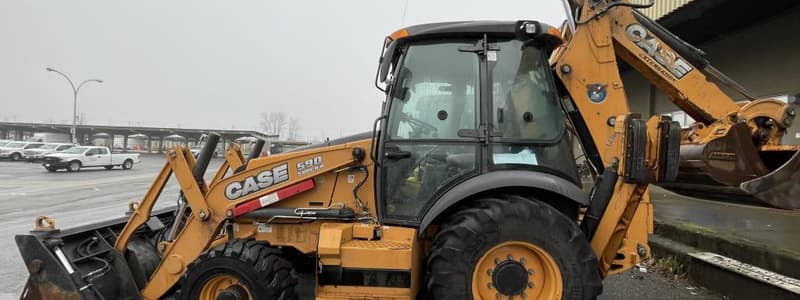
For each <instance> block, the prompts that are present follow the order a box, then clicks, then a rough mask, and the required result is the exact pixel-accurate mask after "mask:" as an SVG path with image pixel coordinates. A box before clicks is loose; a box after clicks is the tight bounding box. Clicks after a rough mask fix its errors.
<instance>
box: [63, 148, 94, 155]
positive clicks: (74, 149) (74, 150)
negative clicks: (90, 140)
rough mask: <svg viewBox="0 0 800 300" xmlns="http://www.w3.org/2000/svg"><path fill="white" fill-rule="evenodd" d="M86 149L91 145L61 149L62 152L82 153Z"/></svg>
mask: <svg viewBox="0 0 800 300" xmlns="http://www.w3.org/2000/svg"><path fill="white" fill-rule="evenodd" d="M86 149H89V147H75V148H69V149H67V150H64V151H61V153H69V154H82V153H83V152H85V151H86Z"/></svg>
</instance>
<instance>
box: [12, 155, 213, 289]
mask: <svg viewBox="0 0 800 300" xmlns="http://www.w3.org/2000/svg"><path fill="white" fill-rule="evenodd" d="M220 162H221V160H219V159H215V160H213V161H212V163H211V166H210V167H209V170H214V169H216V168H217V167H218V166H219V163H220ZM163 163H164V159H163V157H162V156H160V155H142V162H141V163H140V164H137V165H134V167H133V169H132V170H122V169H121V168H119V167H116V168H114V169H112V170H105V169H103V168H92V169H82V170H81V171H80V172H73V173H70V172H66V171H63V170H61V171H58V172H54V173H51V172H47V171H46V170H45V169H44V168H43V167H42V166H41V165H40V164H39V163H27V162H11V161H7V160H3V161H0V228H2V229H0V264H2V265H3V266H4V267H3V268H0V299H10V298H13V299H16V298H17V297H18V295H19V292H20V291H22V288H23V285H24V283H25V279H26V278H27V271H26V270H25V266H24V265H23V263H22V260H21V259H20V257H19V251H18V250H17V247H16V245H15V243H14V235H15V234H19V233H26V232H28V230H30V229H32V228H33V219H34V218H35V217H36V216H37V215H46V216H50V217H53V218H54V219H55V221H56V225H57V226H58V227H61V228H64V227H72V226H76V225H80V224H86V223H93V222H96V221H97V220H101V219H106V218H112V217H119V216H121V215H123V214H124V213H125V211H126V210H127V204H128V202H129V201H131V200H139V199H140V198H141V197H142V196H143V195H144V193H145V192H146V191H147V189H148V187H149V186H150V184H151V183H152V181H153V178H155V176H156V173H157V172H158V170H159V169H160V168H161V166H163ZM162 195H164V196H163V197H162V198H161V199H162V201H161V202H159V203H158V205H157V207H158V206H165V205H172V204H173V203H174V202H173V201H167V200H171V199H169V198H168V197H169V196H170V195H177V186H174V185H172V184H171V185H170V186H169V187H168V188H166V189H165V190H164V192H163V194H162Z"/></svg>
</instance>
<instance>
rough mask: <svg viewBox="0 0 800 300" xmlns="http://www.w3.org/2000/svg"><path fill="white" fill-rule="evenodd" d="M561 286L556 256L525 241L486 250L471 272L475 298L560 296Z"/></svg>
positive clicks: (544, 297) (551, 297) (505, 243)
mask: <svg viewBox="0 0 800 300" xmlns="http://www.w3.org/2000/svg"><path fill="white" fill-rule="evenodd" d="M563 285H564V284H563V282H562V278H561V271H560V269H559V268H558V264H557V263H556V261H555V259H553V257H552V256H550V254H548V253H547V251H545V250H544V249H542V248H541V247H539V246H536V245H533V244H531V243H526V242H518V241H511V242H504V243H502V244H499V245H497V246H495V247H493V248H492V249H489V250H488V251H486V253H485V254H484V255H483V256H482V257H481V258H480V260H478V263H477V264H476V267H475V270H474V271H473V273H472V297H473V298H474V299H561V294H562V292H563Z"/></svg>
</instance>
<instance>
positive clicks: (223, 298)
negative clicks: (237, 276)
mask: <svg viewBox="0 0 800 300" xmlns="http://www.w3.org/2000/svg"><path fill="white" fill-rule="evenodd" d="M245 299H248V297H247V290H245V289H244V288H243V287H242V286H241V285H238V284H237V285H232V286H229V287H228V288H226V289H224V290H221V291H220V292H219V295H217V300H245Z"/></svg>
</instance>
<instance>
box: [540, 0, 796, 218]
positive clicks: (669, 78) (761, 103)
mask: <svg viewBox="0 0 800 300" xmlns="http://www.w3.org/2000/svg"><path fill="white" fill-rule="evenodd" d="M650 4H652V3H650ZM647 6H648V4H632V3H629V2H628V1H627V0H626V1H597V0H589V1H571V2H570V9H571V11H576V12H578V13H577V15H576V16H574V21H575V23H574V24H575V32H571V30H570V29H569V28H567V32H566V34H565V39H566V42H565V44H564V46H562V48H561V49H559V50H557V51H556V53H555V54H554V56H553V60H554V61H556V62H557V66H556V72H557V74H558V76H559V77H561V78H562V80H564V78H567V77H571V78H577V77H580V79H579V80H580V81H581V83H580V84H578V83H577V82H576V83H574V85H569V84H568V85H567V86H568V88H569V89H570V94H572V95H573V97H575V95H576V93H581V94H584V93H587V92H589V93H591V91H588V89H589V87H590V86H591V87H594V88H597V89H602V90H603V92H607V93H608V97H609V98H613V97H616V96H620V95H621V96H622V97H625V95H624V94H625V93H624V85H623V82H622V80H621V77H620V75H619V69H618V68H617V62H618V61H619V60H622V61H624V62H625V63H627V64H628V65H630V66H631V67H633V69H635V70H636V71H637V72H639V73H640V74H641V75H642V76H643V77H644V78H645V79H646V80H648V81H649V82H650V83H652V84H653V85H654V86H655V87H656V88H658V89H659V90H660V91H662V92H663V93H665V94H666V95H667V97H668V99H670V101H672V102H673V103H674V104H675V105H676V106H678V107H679V108H680V109H681V110H683V111H684V112H686V113H687V114H688V115H689V116H691V117H692V118H693V119H694V120H695V121H696V123H695V124H693V125H692V126H691V128H687V129H684V130H683V132H682V141H681V165H680V172H679V175H678V179H677V182H676V183H674V184H667V185H666V186H667V187H668V188H672V187H674V188H676V189H692V188H693V187H692V186H694V185H696V184H697V183H698V182H700V183H702V184H703V185H704V186H707V185H713V186H728V187H731V188H728V189H729V190H732V191H733V192H735V193H737V194H748V195H750V196H752V197H755V198H756V199H758V200H760V201H762V202H766V203H768V204H770V205H772V206H775V207H780V208H786V209H796V208H800V201H790V200H787V199H786V198H785V197H783V196H780V195H791V194H792V193H793V192H792V191H793V190H795V189H798V187H797V186H795V185H792V184H789V185H776V184H775V183H776V182H778V181H780V180H779V179H780V178H792V177H797V176H800V174H795V173H797V172H798V170H796V169H793V168H791V166H792V165H797V164H800V162H798V161H797V160H800V155H797V153H796V152H797V150H798V146H795V145H783V144H782V142H781V139H782V138H783V136H784V135H785V134H786V130H787V129H788V128H789V126H791V124H792V121H793V119H794V116H795V114H796V112H795V111H794V109H793V108H792V107H791V105H789V104H787V103H783V102H781V101H779V100H776V99H768V98H765V99H756V98H755V97H754V96H753V95H752V94H751V93H750V92H748V91H747V90H746V89H745V88H744V87H742V86H741V85H739V84H738V83H736V82H735V81H734V80H733V79H731V78H729V77H728V76H726V75H725V74H723V73H722V72H720V71H719V70H717V69H716V68H714V67H713V66H712V65H711V64H710V62H709V61H708V59H706V57H705V54H704V53H703V52H702V51H701V50H699V49H697V48H695V47H693V46H692V45H689V44H687V43H685V42H683V41H682V40H680V38H678V37H676V36H675V35H673V34H672V33H670V32H669V31H668V30H666V29H665V28H663V27H661V26H660V25H658V24H657V23H656V22H654V21H653V20H651V19H649V18H647V17H646V16H645V15H643V14H641V13H639V12H638V11H636V10H635V9H634V8H635V7H639V8H641V7H647ZM568 22H569V21H568ZM567 52H570V53H573V52H582V54H581V55H570V56H569V57H567V56H565V54H566V53H567ZM612 65H613V66H614V67H613V68H612V67H610V66H612ZM565 71H571V72H565ZM570 73H571V74H570ZM579 74H580V75H579ZM565 82H566V80H565ZM722 86H726V87H727V88H729V89H730V90H733V91H735V92H737V93H739V94H741V95H742V96H744V97H745V98H747V99H748V101H747V102H745V103H743V104H741V105H740V104H738V103H737V102H736V101H735V100H734V99H733V98H732V97H731V96H730V95H728V94H726V93H725V92H724V91H723V89H722V88H721V87H722ZM630 100H631V101H637V100H638V99H630ZM606 101H608V100H606ZM620 102H626V101H625V99H623V100H622V101H620ZM604 105H607V104H604ZM611 105H612V106H614V107H617V105H618V104H611ZM584 109H589V108H584ZM601 115H603V113H602V112H601ZM595 121H600V120H595ZM603 136H604V135H602V134H601V135H595V134H593V138H594V142H595V144H597V145H602V141H600V140H598V139H602V137H603ZM699 187H700V186H697V187H694V189H697V188H699ZM753 187H758V188H753ZM773 189H780V190H781V191H780V192H777V193H776V192H773V191H772V190H773ZM767 191H769V192H767Z"/></svg>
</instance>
